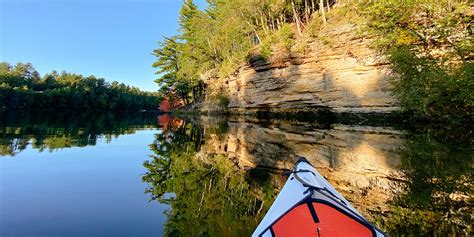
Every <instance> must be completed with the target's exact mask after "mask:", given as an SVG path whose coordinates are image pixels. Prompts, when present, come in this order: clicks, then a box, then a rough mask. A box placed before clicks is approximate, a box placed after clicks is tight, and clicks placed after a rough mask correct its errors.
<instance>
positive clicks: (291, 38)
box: [277, 24, 295, 49]
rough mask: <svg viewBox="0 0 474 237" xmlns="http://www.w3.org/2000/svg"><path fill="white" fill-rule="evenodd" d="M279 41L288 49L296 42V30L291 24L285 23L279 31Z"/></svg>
mask: <svg viewBox="0 0 474 237" xmlns="http://www.w3.org/2000/svg"><path fill="white" fill-rule="evenodd" d="M277 36H278V41H279V42H280V43H282V44H283V45H284V46H285V47H286V48H287V49H290V48H291V46H293V45H294V44H295V32H294V31H293V28H292V27H291V26H290V25H289V24H284V25H283V26H282V27H281V28H280V29H279V30H278V32H277Z"/></svg>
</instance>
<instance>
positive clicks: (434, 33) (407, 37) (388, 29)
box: [357, 0, 474, 119]
mask: <svg viewBox="0 0 474 237" xmlns="http://www.w3.org/2000/svg"><path fill="white" fill-rule="evenodd" d="M357 9H358V11H360V12H361V15H362V16H363V18H364V20H365V26H366V29H367V30H368V31H369V32H371V33H372V34H373V35H375V36H376V40H375V43H374V45H375V47H376V48H378V49H379V50H380V51H381V52H382V53H385V54H387V55H388V56H389V60H390V62H391V63H392V65H393V69H394V71H395V72H396V73H397V74H398V76H397V77H396V80H394V83H393V85H394V87H393V92H394V94H395V95H396V96H397V97H398V98H399V100H400V102H401V104H402V106H403V107H404V109H405V110H408V111H412V112H414V113H415V114H417V115H420V116H423V117H427V118H435V119H443V118H446V119H447V118H454V117H470V116H472V109H473V107H474V99H473V97H474V95H473V91H474V82H473V81H474V80H473V79H474V70H473V68H474V64H473V63H474V62H473V61H472V59H473V58H474V57H473V56H474V54H473V52H474V51H473V49H474V44H473V42H472V29H471V27H472V25H471V23H472V20H473V19H472V16H473V14H472V9H471V7H470V6H469V5H468V3H467V2H465V1H459V2H453V1H449V0H445V1H435V0H424V1H415V0H409V1H398V0H386V1H371V2H364V4H360V5H358V7H357Z"/></svg>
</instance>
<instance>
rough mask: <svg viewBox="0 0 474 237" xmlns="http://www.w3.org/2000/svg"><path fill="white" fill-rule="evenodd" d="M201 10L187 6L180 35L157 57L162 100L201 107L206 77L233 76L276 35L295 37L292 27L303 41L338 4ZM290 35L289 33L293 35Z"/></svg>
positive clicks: (309, 1)
mask: <svg viewBox="0 0 474 237" xmlns="http://www.w3.org/2000/svg"><path fill="white" fill-rule="evenodd" d="M207 3H208V6H207V8H206V9H205V10H200V9H199V8H198V7H197V5H196V4H194V2H193V1H192V0H185V1H184V2H183V6H182V8H181V10H180V14H179V32H180V34H178V35H176V36H172V37H165V38H164V39H163V40H162V41H161V42H160V43H159V46H158V48H157V49H155V50H154V51H153V54H154V55H155V56H156V58H157V60H156V62H155V63H154V64H153V67H156V68H157V69H158V70H157V72H156V73H157V74H158V76H159V78H158V79H157V80H156V81H155V82H157V83H158V84H159V85H160V86H161V89H160V95H161V97H163V98H167V99H170V100H180V101H181V102H182V103H183V104H184V105H187V104H189V103H192V102H194V101H196V100H197V99H198V98H199V97H200V96H201V95H202V93H203V90H204V89H205V84H204V83H203V82H202V81H201V80H200V77H201V75H202V74H204V73H208V72H212V73H214V74H215V75H216V76H228V75H230V74H231V73H233V72H234V70H235V69H236V68H237V66H238V65H239V64H241V63H242V62H244V61H245V60H247V58H248V53H249V50H250V49H251V48H253V47H256V46H262V45H266V43H268V42H269V41H272V40H273V38H274V36H275V35H276V34H275V33H276V32H278V31H282V34H283V35H286V36H285V37H291V34H292V32H289V31H291V29H290V24H295V25H296V34H299V35H301V34H302V33H303V31H305V30H306V25H308V24H310V23H311V21H312V19H313V20H314V21H317V22H318V23H320V22H323V23H325V22H326V17H325V15H324V12H325V11H329V10H330V8H329V6H330V5H332V4H334V0H263V1H262V0H233V1H223V0H208V1H207ZM288 32H289V33H288Z"/></svg>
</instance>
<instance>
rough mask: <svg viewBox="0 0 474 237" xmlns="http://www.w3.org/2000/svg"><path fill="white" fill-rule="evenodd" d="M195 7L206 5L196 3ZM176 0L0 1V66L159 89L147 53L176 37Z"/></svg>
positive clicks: (177, 1) (178, 6) (152, 57)
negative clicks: (27, 65)
mask: <svg viewBox="0 0 474 237" xmlns="http://www.w3.org/2000/svg"><path fill="white" fill-rule="evenodd" d="M195 2H196V4H198V6H200V8H203V7H204V6H205V0H197V1H195ZM181 4H182V1H181V0H0V36H1V37H0V61H6V62H9V63H12V64H16V63H17V62H30V63H32V64H33V65H34V66H35V68H36V69H37V70H38V71H39V72H40V73H41V74H42V75H43V74H45V73H47V72H50V71H51V70H53V69H55V70H57V71H62V70H66V71H69V72H74V73H79V74H83V75H91V74H92V75H95V76H98V77H103V78H105V79H106V80H107V81H114V80H115V81H120V82H124V83H126V84H129V85H134V86H137V87H139V88H140V89H142V90H147V91H154V90H157V89H158V86H157V85H156V83H154V82H153V81H154V79H155V78H156V75H155V74H154V71H155V69H154V68H152V67H151V64H152V63H153V61H154V59H155V58H154V56H153V55H151V52H152V51H153V49H154V48H156V47H157V45H158V41H159V40H161V39H162V37H163V36H172V35H175V34H177V29H178V23H177V21H178V13H179V9H180V7H181Z"/></svg>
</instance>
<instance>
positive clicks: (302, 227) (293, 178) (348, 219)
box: [252, 157, 385, 237]
mask: <svg viewBox="0 0 474 237" xmlns="http://www.w3.org/2000/svg"><path fill="white" fill-rule="evenodd" d="M252 236H253V237H283V236H298V237H304V236H317V237H319V236H321V237H327V236H373V237H380V236H385V234H384V233H383V232H382V231H381V230H379V229H377V228H376V227H374V226H373V225H372V224H370V223H369V222H368V221H367V220H366V219H365V218H364V217H362V215H360V214H359V213H358V212H357V210H356V209H355V208H354V207H352V206H351V204H349V202H348V201H347V200H346V199H345V198H344V197H343V196H342V195H341V194H339V193H338V192H337V191H336V189H334V188H333V187H332V186H331V185H330V184H329V182H328V181H327V180H326V179H324V178H323V176H321V175H320V174H319V173H318V172H317V171H316V169H314V167H313V166H312V165H311V164H310V163H309V161H308V160H306V159H305V158H304V157H300V158H299V159H298V161H297V162H296V164H295V168H294V171H292V172H291V174H290V176H289V178H288V180H287V181H286V183H285V186H283V189H282V190H281V192H280V194H279V195H278V197H277V198H276V200H275V202H274V203H273V205H272V206H271V207H270V210H268V212H267V214H266V215H265V217H264V218H263V220H262V221H261V222H260V225H259V226H258V227H257V229H256V230H255V232H254V233H253V235H252Z"/></svg>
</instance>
